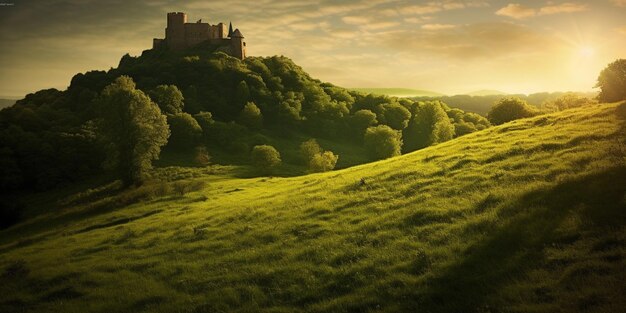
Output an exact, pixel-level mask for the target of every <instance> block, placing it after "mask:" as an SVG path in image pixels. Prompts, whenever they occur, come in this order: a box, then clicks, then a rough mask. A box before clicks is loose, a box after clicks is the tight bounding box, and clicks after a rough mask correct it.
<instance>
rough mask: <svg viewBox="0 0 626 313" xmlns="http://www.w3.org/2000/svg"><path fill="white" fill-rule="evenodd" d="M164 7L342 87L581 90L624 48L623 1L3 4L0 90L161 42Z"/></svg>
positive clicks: (64, 78)
mask: <svg viewBox="0 0 626 313" xmlns="http://www.w3.org/2000/svg"><path fill="white" fill-rule="evenodd" d="M170 11H185V12H187V13H188V15H189V20H190V21H195V20H198V19H201V18H202V19H203V21H205V22H206V21H208V22H210V23H217V22H226V23H228V22H230V21H232V22H233V24H234V25H235V26H236V27H238V28H239V29H240V30H241V31H242V33H243V35H244V36H245V37H246V41H247V42H248V54H249V55H252V56H270V55H285V56H288V57H290V58H292V59H293V60H294V61H295V62H296V63H297V64H299V65H301V66H302V67H303V68H304V70H306V71H308V72H309V73H310V74H311V75H313V76H314V77H316V78H319V79H321V80H323V81H328V82H332V83H334V84H337V85H340V86H343V87H404V88H417V89H426V90H432V91H437V92H442V93H447V94H457V93H466V92H471V91H475V90H481V89H496V90H500V91H504V92H511V93H530V92H538V91H589V90H592V88H593V86H594V84H595V80H596V78H597V75H598V73H599V72H600V70H601V69H602V68H604V67H605V66H606V65H607V64H608V63H609V62H611V61H613V60H615V59H617V58H619V57H623V55H621V56H620V55H619V52H620V51H626V21H624V19H623V17H624V16H626V0H613V1H610V0H606V1H593V2H591V1H588V2H584V1H523V2H521V1H517V2H516V3H512V2H509V1H403V0H352V1H306V0H288V1H279V0H275V1H274V0H257V1H221V2H214V1H184V2H183V1H166V0H164V1H150V2H142V3H135V2H130V1H106V2H105V1H75V0H66V1H60V0H59V1H45V2H43V1H42V2H37V1H5V2H3V3H1V4H0V42H2V44H1V45H0V96H5V97H6V96H8V97H22V96H24V95H25V94H26V93H29V92H34V91H36V90H39V89H44V88H51V87H54V88H59V89H64V88H66V87H67V85H68V84H69V82H70V79H71V78H72V76H73V75H74V74H76V73H78V72H85V71H88V70H94V69H100V70H107V69H109V68H111V67H116V66H117V64H118V62H119V59H120V58H121V56H122V55H124V54H125V53H130V54H131V55H138V54H141V51H142V50H145V49H149V48H150V47H151V45H152V38H155V37H156V38H161V37H163V33H164V28H165V22H166V21H165V14H166V13H167V12H170Z"/></svg>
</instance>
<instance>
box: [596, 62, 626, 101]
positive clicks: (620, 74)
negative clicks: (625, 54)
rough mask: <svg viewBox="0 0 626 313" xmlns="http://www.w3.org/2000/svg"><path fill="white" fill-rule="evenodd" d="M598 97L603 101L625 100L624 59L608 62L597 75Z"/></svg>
mask: <svg viewBox="0 0 626 313" xmlns="http://www.w3.org/2000/svg"><path fill="white" fill-rule="evenodd" d="M596 87H599V88H600V94H599V95H598V99H599V100H600V101H603V102H614V101H620V100H626V59H618V60H615V61H614V62H613V63H610V64H609V65H608V66H607V67H606V68H605V69H603V70H602V72H600V76H598V83H597V84H596Z"/></svg>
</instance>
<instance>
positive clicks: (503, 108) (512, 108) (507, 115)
mask: <svg viewBox="0 0 626 313" xmlns="http://www.w3.org/2000/svg"><path fill="white" fill-rule="evenodd" d="M536 114H537V110H536V109H534V108H533V107H531V106H530V105H528V103H526V101H524V100H522V99H520V98H517V97H510V98H503V99H501V100H500V101H498V102H497V103H496V104H495V105H494V106H493V107H492V108H491V110H489V113H488V114H487V118H489V121H490V122H491V123H493V124H495V125H500V124H504V123H506V122H510V121H513V120H516V119H520V118H526V117H531V116H534V115H536Z"/></svg>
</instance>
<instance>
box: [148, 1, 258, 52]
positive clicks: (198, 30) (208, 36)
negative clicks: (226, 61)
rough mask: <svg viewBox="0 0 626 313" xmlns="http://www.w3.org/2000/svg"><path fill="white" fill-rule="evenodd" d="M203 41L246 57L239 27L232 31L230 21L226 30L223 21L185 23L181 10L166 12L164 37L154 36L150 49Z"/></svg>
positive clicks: (174, 46)
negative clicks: (214, 23) (213, 23)
mask: <svg viewBox="0 0 626 313" xmlns="http://www.w3.org/2000/svg"><path fill="white" fill-rule="evenodd" d="M204 42H208V43H210V44H211V45H215V46H218V47H219V48H218V51H223V52H226V53H228V54H230V55H232V56H234V57H236V58H239V59H242V60H243V59H244V58H245V57H246V43H245V42H244V41H243V35H241V32H240V31H239V29H236V30H234V31H233V25H232V23H231V24H230V25H229V27H228V30H227V29H226V25H224V23H219V24H217V25H211V24H209V23H202V20H199V21H197V22H195V23H187V14H186V13H183V12H171V13H167V28H165V39H158V38H154V40H153V44H152V49H171V50H184V49H187V48H191V47H194V46H196V45H198V44H200V43H204Z"/></svg>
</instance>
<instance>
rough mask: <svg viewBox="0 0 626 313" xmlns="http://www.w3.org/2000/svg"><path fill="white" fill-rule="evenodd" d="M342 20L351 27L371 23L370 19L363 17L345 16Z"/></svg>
mask: <svg viewBox="0 0 626 313" xmlns="http://www.w3.org/2000/svg"><path fill="white" fill-rule="evenodd" d="M341 20H342V21H343V22H344V23H346V24H350V25H361V24H367V23H369V18H366V17H363V16H344V17H342V18H341Z"/></svg>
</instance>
